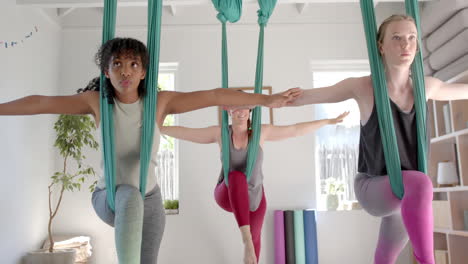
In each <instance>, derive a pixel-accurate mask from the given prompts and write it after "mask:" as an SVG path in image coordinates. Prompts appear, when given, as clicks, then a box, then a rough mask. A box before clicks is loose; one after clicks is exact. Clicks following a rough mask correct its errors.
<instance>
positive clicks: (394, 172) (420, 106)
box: [361, 0, 427, 199]
mask: <svg viewBox="0 0 468 264" xmlns="http://www.w3.org/2000/svg"><path fill="white" fill-rule="evenodd" d="M405 6H406V12H407V14H408V15H410V16H412V17H413V18H414V20H415V22H416V27H417V30H418V32H421V28H420V19H419V7H418V1H417V0H405ZM361 11H362V18H363V22H364V29H365V33H366V41H367V50H368V55H369V62H370V65H371V73H372V84H373V86H374V98H375V99H374V100H375V105H376V108H377V116H378V119H379V128H380V133H381V137H382V144H383V150H384V156H385V162H386V165H387V173H388V175H389V177H390V184H391V186H392V191H393V193H394V194H395V195H396V196H397V197H398V198H400V199H402V198H403V196H404V186H403V179H402V172H401V163H400V156H399V151H398V145H397V139H396V134H395V127H394V125H393V117H392V112H391V109H390V101H389V96H388V93H387V81H386V77H385V69H384V65H383V62H382V58H381V56H380V55H379V49H378V46H377V41H376V40H377V28H376V19H375V12H374V3H373V1H372V0H371V1H369V0H361ZM418 43H421V39H420V35H419V34H418ZM411 76H412V80H413V91H414V104H415V106H414V107H415V110H416V126H417V137H418V170H419V171H421V172H423V173H427V145H426V144H427V133H426V92H425V84H424V72H423V60H422V53H421V49H419V51H418V52H417V54H416V57H415V59H414V62H413V65H412V75H411Z"/></svg>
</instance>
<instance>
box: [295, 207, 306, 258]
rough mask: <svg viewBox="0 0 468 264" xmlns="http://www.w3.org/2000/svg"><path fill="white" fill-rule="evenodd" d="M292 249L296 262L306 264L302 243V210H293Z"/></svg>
mask: <svg viewBox="0 0 468 264" xmlns="http://www.w3.org/2000/svg"><path fill="white" fill-rule="evenodd" d="M294 249H295V252H296V264H306V258H305V245H304V214H303V212H302V210H296V211H294Z"/></svg>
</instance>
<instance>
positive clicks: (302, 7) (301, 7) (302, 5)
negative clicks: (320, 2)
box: [296, 3, 307, 15]
mask: <svg viewBox="0 0 468 264" xmlns="http://www.w3.org/2000/svg"><path fill="white" fill-rule="evenodd" d="M306 6H307V4H306V3H297V4H296V8H297V12H298V13H299V15H302V13H304V10H305V8H306Z"/></svg>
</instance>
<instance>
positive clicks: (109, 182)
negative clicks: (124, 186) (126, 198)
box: [100, 0, 162, 211]
mask: <svg viewBox="0 0 468 264" xmlns="http://www.w3.org/2000/svg"><path fill="white" fill-rule="evenodd" d="M161 11H162V0H148V39H147V46H148V52H149V65H148V70H147V73H146V83H145V89H146V96H145V98H144V100H143V109H144V110H143V127H142V135H141V144H140V192H141V195H142V198H143V199H144V197H145V193H146V180H147V175H148V166H149V162H150V159H151V150H152V146H153V135H154V126H155V120H156V119H155V116H156V103H157V89H156V87H157V82H158V72H159V44H160V37H161ZM116 13H117V0H105V2H104V19H103V30H102V41H103V43H105V42H107V41H108V40H110V39H112V38H113V37H114V34H115V20H116ZM104 78H105V77H104V73H101V89H100V111H101V133H102V144H103V146H102V149H103V159H104V174H105V179H106V188H107V201H108V203H109V207H110V208H111V209H112V210H113V211H115V188H116V186H115V184H116V183H115V148H114V122H113V115H112V113H113V111H112V109H113V105H112V104H109V103H108V101H107V98H105V96H104V94H105V93H104V85H105V82H104Z"/></svg>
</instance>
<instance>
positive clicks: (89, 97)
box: [0, 92, 99, 115]
mask: <svg viewBox="0 0 468 264" xmlns="http://www.w3.org/2000/svg"><path fill="white" fill-rule="evenodd" d="M97 96H98V93H97V92H86V93H82V94H76V95H70V96H42V95H31V96H27V97H23V98H20V99H17V100H14V101H10V102H7V103H3V104H0V115H37V114H95V113H94V112H93V109H92V107H91V104H92V103H91V102H92V101H93V100H95V99H97V100H99V97H97Z"/></svg>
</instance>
